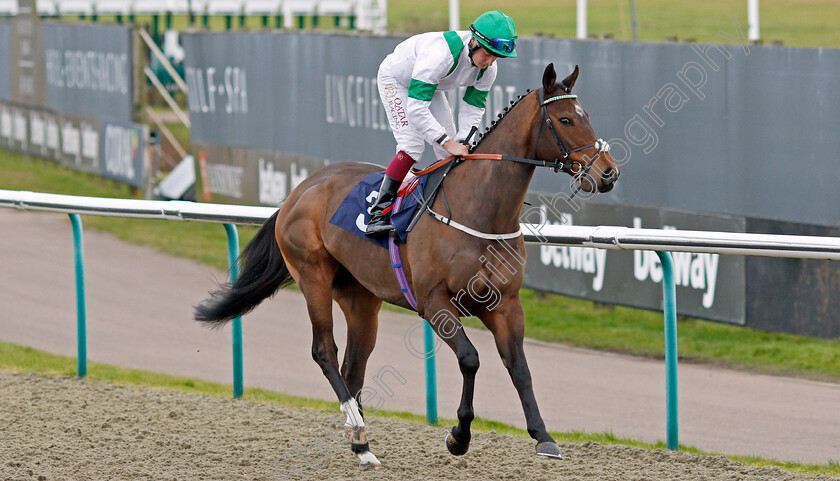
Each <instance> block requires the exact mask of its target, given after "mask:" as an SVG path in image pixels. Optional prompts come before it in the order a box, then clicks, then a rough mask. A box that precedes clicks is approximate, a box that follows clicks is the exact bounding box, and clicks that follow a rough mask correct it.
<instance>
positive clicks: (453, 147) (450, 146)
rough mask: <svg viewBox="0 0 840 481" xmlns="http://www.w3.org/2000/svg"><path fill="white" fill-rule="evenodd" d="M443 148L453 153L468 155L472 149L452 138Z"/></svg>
mask: <svg viewBox="0 0 840 481" xmlns="http://www.w3.org/2000/svg"><path fill="white" fill-rule="evenodd" d="M443 148H444V149H445V150H446V151H447V152H449V153H450V154H452V155H467V154H469V153H470V149H468V148H467V146H466V145H464V144H462V143H460V142H456V141H454V140H452V139H449V140H447V141H446V142H444V143H443Z"/></svg>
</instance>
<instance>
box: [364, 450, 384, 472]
mask: <svg viewBox="0 0 840 481" xmlns="http://www.w3.org/2000/svg"><path fill="white" fill-rule="evenodd" d="M358 456H359V467H360V468H362V469H377V468H381V467H382V463H380V462H379V460H378V459H376V456H374V455H373V453H372V452H370V451H365V452H364V453H361V454H358Z"/></svg>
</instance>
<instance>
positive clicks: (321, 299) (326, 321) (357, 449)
mask: <svg viewBox="0 0 840 481" xmlns="http://www.w3.org/2000/svg"><path fill="white" fill-rule="evenodd" d="M305 259H306V261H305V263H304V265H303V266H300V268H299V269H298V272H299V279H298V284H299V285H300V289H301V291H303V295H304V297H305V298H306V307H307V308H308V310H309V319H310V320H311V321H312V358H313V359H314V360H315V362H317V363H318V365H319V366H320V367H321V371H322V372H323V373H324V376H325V377H326V378H327V380H328V381H329V382H330V385H331V386H332V388H333V391H335V393H336V395H337V396H338V400H339V402H340V403H341V411H342V412H343V413H344V414H345V415H347V421H346V423H345V426H346V427H347V428H348V430H349V432H350V438H351V439H350V442H351V448H352V450H353V452H354V453H356V455H357V456H358V457H359V460H360V462H361V464H362V466H364V467H374V468H376V467H379V466H380V463H379V460H377V459H376V456H374V455H373V454H372V453H371V452H370V447H369V445H368V443H367V440H366V438H365V422H364V419H362V415H361V412H360V411H359V406H358V405H357V403H356V399H355V398H354V397H353V395H352V394H351V393H350V390H349V389H348V388H347V385H346V384H345V383H344V379H343V378H342V376H341V373H340V372H339V370H338V347H336V345H335V338H334V337H333V318H332V285H333V280H334V278H335V275H336V272H337V271H338V267H339V266H338V263H337V262H336V261H335V259H333V258H332V256H330V255H329V254H328V253H327V252H326V250H325V249H323V248H322V249H319V250H314V251H310V252H309V255H308V256H306V257H305Z"/></svg>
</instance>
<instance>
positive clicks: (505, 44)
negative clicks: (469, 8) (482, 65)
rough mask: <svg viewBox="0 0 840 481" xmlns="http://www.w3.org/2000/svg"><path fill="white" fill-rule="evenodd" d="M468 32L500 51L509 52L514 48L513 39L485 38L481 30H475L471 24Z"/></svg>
mask: <svg viewBox="0 0 840 481" xmlns="http://www.w3.org/2000/svg"><path fill="white" fill-rule="evenodd" d="M470 32H472V34H473V35H475V36H476V37H478V38H480V39H481V40H483V41H484V42H486V43H487V45H489V46H491V47H493V48H494V49H496V50H498V51H500V52H504V53H511V52H513V50H514V49H515V48H516V42H515V41H513V40H509V39H507V38H487V37H485V36H484V35H482V34H481V32H479V31H478V30H476V29H475V27H473V26H472V25H470ZM491 53H492V52H491Z"/></svg>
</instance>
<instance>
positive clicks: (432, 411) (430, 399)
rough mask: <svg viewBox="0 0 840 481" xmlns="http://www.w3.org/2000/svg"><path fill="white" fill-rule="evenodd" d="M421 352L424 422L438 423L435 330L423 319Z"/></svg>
mask: <svg viewBox="0 0 840 481" xmlns="http://www.w3.org/2000/svg"><path fill="white" fill-rule="evenodd" d="M423 352H424V353H425V354H426V422H427V423H429V424H437V423H438V415H437V369H436V367H435V331H434V330H432V326H431V325H430V324H429V321H426V320H424V321H423Z"/></svg>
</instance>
